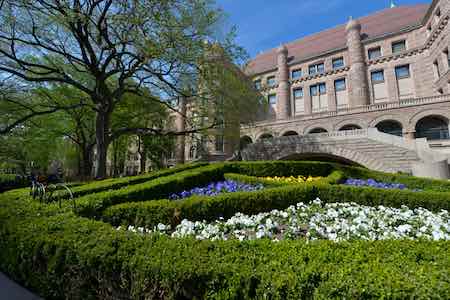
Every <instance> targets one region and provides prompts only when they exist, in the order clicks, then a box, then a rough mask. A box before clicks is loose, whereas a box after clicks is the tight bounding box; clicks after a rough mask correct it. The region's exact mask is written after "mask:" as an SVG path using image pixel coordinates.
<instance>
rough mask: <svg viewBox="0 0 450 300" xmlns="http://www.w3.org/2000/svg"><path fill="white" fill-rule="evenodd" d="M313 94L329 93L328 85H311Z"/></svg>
mask: <svg viewBox="0 0 450 300" xmlns="http://www.w3.org/2000/svg"><path fill="white" fill-rule="evenodd" d="M310 92H311V96H318V95H325V94H326V93H327V85H326V84H325V83H319V84H316V85H312V86H311V87H310Z"/></svg>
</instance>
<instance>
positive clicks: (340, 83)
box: [334, 78, 347, 92]
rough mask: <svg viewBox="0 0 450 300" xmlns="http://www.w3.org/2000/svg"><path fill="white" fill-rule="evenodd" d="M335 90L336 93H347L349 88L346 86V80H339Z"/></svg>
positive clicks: (335, 84) (336, 82) (335, 83)
mask: <svg viewBox="0 0 450 300" xmlns="http://www.w3.org/2000/svg"><path fill="white" fill-rule="evenodd" d="M334 89H335V90H336V92H339V91H345V90H346V89H347V86H346V84H345V79H344V78H342V79H338V80H336V81H335V82H334Z"/></svg>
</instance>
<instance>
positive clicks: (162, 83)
mask: <svg viewBox="0 0 450 300" xmlns="http://www.w3.org/2000/svg"><path fill="white" fill-rule="evenodd" d="M214 4H215V3H214V1H209V0H188V1H186V0H134V1H127V0H122V1H115V0H114V1H113V0H3V1H2V2H1V5H2V8H1V10H0V79H3V78H9V79H11V80H13V81H14V82H15V85H16V86H20V89H21V90H25V91H30V90H34V89H36V88H37V87H41V88H42V87H44V88H48V87H49V86H51V85H64V86H70V87H71V88H73V89H76V90H77V91H78V93H80V94H83V95H86V98H84V102H83V103H76V104H72V105H74V107H67V106H66V105H61V103H55V105H51V106H49V107H41V106H39V105H38V106H39V107H33V108H29V107H26V106H25V107H23V110H24V111H23V112H22V113H21V118H22V119H23V118H25V119H24V120H21V119H20V118H18V119H17V118H16V119H8V120H6V121H5V120H2V127H1V128H0V130H2V132H4V133H5V132H9V131H10V130H11V129H13V128H15V127H17V125H19V124H21V123H22V122H23V121H26V120H28V119H29V118H32V117H34V116H36V115H43V114H51V113H53V112H56V111H60V110H66V111H67V109H77V108H79V107H80V106H86V107H88V108H90V109H91V110H92V111H93V112H94V119H95V120H94V123H95V147H96V149H95V152H96V162H95V169H96V172H95V174H96V176H97V177H104V176H105V175H106V174H105V173H106V155H107V149H108V145H109V144H110V143H111V141H113V140H114V138H117V137H119V136H120V135H122V134H132V133H135V134H140V135H160V136H161V135H162V136H167V135H183V134H187V133H191V132H195V131H200V130H205V129H208V128H214V127H215V126H218V125H220V120H219V121H218V118H216V116H211V110H210V109H209V107H215V106H218V105H219V106H222V107H223V108H224V109H223V110H222V111H234V112H252V111H254V110H252V109H243V108H248V107H250V106H253V107H254V105H256V104H257V102H258V101H259V97H258V95H257V93H256V92H255V91H254V89H253V88H252V84H251V82H249V81H248V80H243V79H245V78H244V77H243V76H242V73H241V72H240V70H239V69H238V68H236V67H235V66H234V63H236V62H239V61H243V60H244V59H245V55H244V51H243V49H242V48H240V47H238V46H236V45H235V43H234V41H233V32H230V33H229V34H226V35H225V36H223V35H222V36H220V35H218V34H217V32H218V31H217V28H218V26H220V24H222V22H221V20H222V18H223V14H222V12H221V11H220V10H218V9H217V8H216V7H215V5H214ZM13 94H14V93H13ZM21 95H22V97H23V93H21ZM127 95H135V96H139V97H140V98H139V99H147V100H148V101H152V102H153V103H155V104H159V105H163V106H164V107H166V109H167V110H168V111H169V112H170V111H176V110H177V104H178V101H179V99H180V97H186V98H188V99H190V101H191V102H192V103H195V105H191V106H192V107H195V108H196V109H197V110H198V113H197V114H196V116H198V118H199V119H201V120H202V121H201V122H191V123H192V126H189V127H188V128H187V129H186V132H177V131H176V130H175V131H174V130H173V127H167V126H165V127H157V126H152V127H142V126H139V127H134V125H135V124H126V126H122V127H121V126H119V127H114V126H113V124H112V116H113V113H114V112H115V110H116V109H118V108H120V103H121V102H122V101H124V99H125V98H126V97H127ZM6 97H8V98H6ZM25 98H26V97H25ZM4 99H11V97H10V96H8V95H6V96H5V98H4ZM22 99H24V98H22ZM16 100H17V99H16ZM23 103H27V102H26V100H25V101H22V100H20V99H19V101H15V102H14V105H19V106H20V105H21V104H23ZM237 115H238V116H237ZM228 117H229V118H230V119H231V118H234V119H236V122H237V121H239V122H242V121H250V120H251V119H252V116H251V114H249V113H247V114H246V115H242V116H241V115H239V114H236V113H235V114H229V115H228ZM140 125H141V124H140ZM161 125H164V124H161Z"/></svg>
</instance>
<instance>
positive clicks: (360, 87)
mask: <svg viewBox="0 0 450 300" xmlns="http://www.w3.org/2000/svg"><path fill="white" fill-rule="evenodd" d="M345 30H346V32H347V47H348V57H349V65H350V82H351V87H350V91H349V97H350V101H349V103H350V107H356V106H362V105H368V104H370V96H369V84H368V81H367V66H366V62H365V54H364V46H363V44H362V41H361V24H360V23H359V22H358V21H357V20H353V19H350V20H349V21H348V23H347V26H346V28H345Z"/></svg>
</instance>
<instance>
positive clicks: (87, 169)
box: [80, 146, 93, 179]
mask: <svg viewBox="0 0 450 300" xmlns="http://www.w3.org/2000/svg"><path fill="white" fill-rule="evenodd" d="M92 164H93V162H92V148H91V147H89V146H85V147H83V149H82V151H81V164H80V165H81V172H80V175H81V177H82V178H83V179H88V178H89V177H91V176H92Z"/></svg>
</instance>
